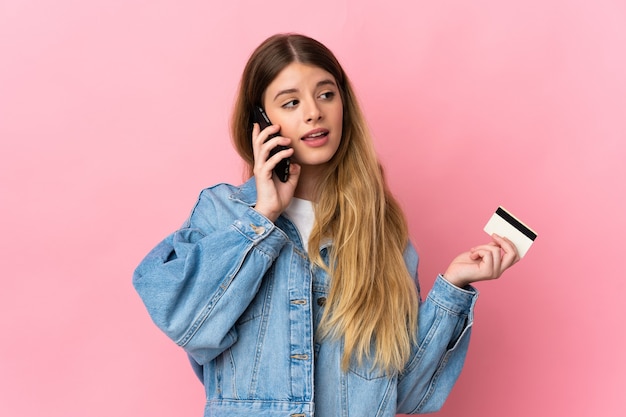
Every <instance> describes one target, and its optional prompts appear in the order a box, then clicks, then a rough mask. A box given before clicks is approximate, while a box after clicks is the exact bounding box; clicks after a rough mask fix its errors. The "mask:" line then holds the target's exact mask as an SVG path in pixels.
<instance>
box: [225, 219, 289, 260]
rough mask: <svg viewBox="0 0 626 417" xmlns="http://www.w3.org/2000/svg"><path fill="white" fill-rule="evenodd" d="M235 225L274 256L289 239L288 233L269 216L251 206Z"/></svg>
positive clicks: (276, 255)
mask: <svg viewBox="0 0 626 417" xmlns="http://www.w3.org/2000/svg"><path fill="white" fill-rule="evenodd" d="M233 227H234V228H235V229H237V231H239V233H241V234H242V235H243V236H244V237H245V238H246V239H248V240H250V241H251V242H252V243H253V244H254V246H256V247H257V248H259V249H261V250H263V251H265V252H268V253H270V254H271V255H272V257H273V258H276V257H278V253H279V252H280V250H281V249H282V247H283V246H285V244H286V243H287V241H288V238H287V235H285V234H284V233H283V232H282V230H280V229H279V228H277V227H276V226H275V225H274V223H272V222H271V221H270V220H269V219H268V218H267V217H265V216H263V215H262V214H261V213H259V212H258V211H256V210H254V209H253V208H251V207H250V208H249V209H248V210H247V211H246V213H245V214H244V216H243V217H241V218H240V219H238V220H235V221H234V223H233Z"/></svg>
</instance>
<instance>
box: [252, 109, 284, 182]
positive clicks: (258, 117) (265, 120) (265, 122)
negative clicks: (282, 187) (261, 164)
mask: <svg viewBox="0 0 626 417" xmlns="http://www.w3.org/2000/svg"><path fill="white" fill-rule="evenodd" d="M253 115H254V116H253V117H254V121H255V122H256V123H258V124H259V126H260V127H261V130H263V129H265V128H266V127H268V126H271V125H272V122H270V119H269V117H267V114H266V113H265V110H263V108H262V107H261V106H254V109H253ZM279 134H280V133H274V134H271V135H270V136H269V137H268V138H267V140H266V141H265V142H267V141H268V140H270V139H272V138H274V137H276V136H279ZM285 149H289V148H288V147H287V146H282V145H279V146H277V147H275V148H274V149H272V150H271V151H270V157H272V156H273V155H274V154H276V152H280V151H282V150H285ZM290 163H291V160H290V159H289V158H284V159H283V160H281V161H280V162H279V163H278V165H276V166H275V167H274V173H275V174H276V176H277V177H278V179H279V180H280V181H282V182H287V180H288V179H289V164H290Z"/></svg>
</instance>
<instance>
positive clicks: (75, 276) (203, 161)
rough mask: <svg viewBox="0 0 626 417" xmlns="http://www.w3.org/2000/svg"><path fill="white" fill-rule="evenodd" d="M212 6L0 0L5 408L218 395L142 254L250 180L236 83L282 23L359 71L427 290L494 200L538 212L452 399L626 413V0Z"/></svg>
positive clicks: (477, 234) (126, 410) (181, 400)
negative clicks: (239, 135) (199, 209)
mask: <svg viewBox="0 0 626 417" xmlns="http://www.w3.org/2000/svg"><path fill="white" fill-rule="evenodd" d="M209 3H210V2H206V1H173V0H162V1H138V0H136V1H128V0H124V1H122V0H107V1H103V0H91V1H85V2H79V1H69V0H56V1H43V0H3V1H1V2H0V140H1V145H0V146H1V149H0V181H1V183H0V187H1V188H0V207H1V209H2V216H1V218H0V232H1V234H0V236H1V238H0V253H1V257H0V271H1V272H0V273H1V279H2V281H1V282H2V287H1V289H0V325H1V327H0V328H1V332H2V336H1V337H2V339H1V342H2V343H0V415H2V416H25V417H31V416H33V417H34V416H46V417H57V416H59V417H60V416H63V417H70V416H71V417H74V416H76V417H78V416H91V417H100V416H112V415H115V416H148V415H149V416H200V415H201V414H202V409H203V403H204V401H203V391H202V387H201V385H200V383H199V382H198V381H197V380H196V379H195V376H194V375H193V374H192V371H191V369H190V368H189V367H188V366H187V361H186V358H185V355H184V354H183V352H182V351H181V350H179V349H178V348H177V347H176V346H175V345H174V344H173V343H172V342H170V341H169V340H167V339H166V338H165V336H164V335H162V334H161V333H160V332H159V331H158V330H157V329H156V327H154V326H153V325H152V323H151V321H150V319H149V317H148V315H147V313H146V312H145V310H144V308H143V305H142V304H141V302H140V300H139V298H138V297H137V295H136V294H135V293H134V290H133V289H132V286H131V274H132V271H133V269H134V267H135V266H136V264H137V263H138V262H139V261H140V259H141V258H142V257H143V256H144V254H145V253H147V251H148V250H149V249H150V248H151V247H153V246H154V245H155V244H156V243H157V242H158V241H159V240H160V239H161V238H162V237H164V236H165V235H166V234H167V233H169V232H170V231H172V230H174V229H175V228H177V227H178V226H179V225H180V224H181V223H182V221H183V220H184V219H185V218H186V216H187V214H188V213H189V210H190V209H191V207H192V205H193V203H194V201H195V199H196V196H197V194H198V192H199V191H200V189H201V188H203V187H205V186H208V185H211V184H214V183H216V182H221V181H229V182H239V180H240V179H241V173H242V170H241V164H240V163H239V160H238V157H237V156H236V154H235V152H234V151H233V150H232V148H231V145H230V141H229V138H228V130H227V121H228V115H229V113H230V109H231V106H232V102H233V97H234V93H235V89H236V85H237V82H238V79H239V76H240V73H241V70H242V68H243V65H244V63H245V61H246V59H247V57H248V55H249V53H250V52H251V51H252V49H253V48H254V47H255V46H256V45H257V44H258V43H259V42H260V41H262V40H263V39H264V38H265V37H266V36H268V35H270V34H273V33H274V32H282V31H298V32H303V33H305V34H308V35H311V36H313V37H316V38H318V39H319V40H321V41H322V42H324V43H326V44H327V45H328V46H329V47H330V48H331V49H332V50H333V51H335V53H336V54H337V55H338V57H339V58H340V60H341V61H342V63H343V64H344V66H345V68H346V70H347V71H348V73H349V74H350V75H351V78H352V80H353V82H354V84H355V86H356V89H357V92H358V93H359V95H360V98H361V101H362V104H363V107H364V109H365V111H366V114H367V117H368V120H369V122H370V124H371V128H372V130H373V132H374V133H375V135H376V146H377V149H378V150H379V153H380V157H381V159H382V160H383V162H384V163H385V165H386V168H387V173H388V178H389V181H390V183H391V186H392V188H393V190H394V191H395V193H396V194H397V196H398V198H399V199H400V201H401V202H402V204H403V205H404V207H405V208H406V210H407V213H408V216H409V221H410V226H411V234H412V236H413V238H414V240H415V241H416V243H417V245H418V247H419V251H420V254H421V256H422V263H421V268H420V273H421V277H422V285H423V286H424V287H425V289H429V288H430V287H431V285H432V281H433V279H434V277H435V274H436V273H437V272H439V271H441V270H443V269H444V268H445V267H446V266H447V263H448V262H449V260H450V259H451V258H452V257H453V256H455V255H456V254H457V253H458V252H460V251H464V250H466V249H467V248H468V247H469V246H471V245H474V244H476V243H480V242H483V241H486V240H487V236H486V235H485V234H484V233H483V232H482V227H483V225H484V223H485V222H486V221H487V219H488V218H489V216H490V215H491V213H492V212H493V211H494V210H495V208H496V207H497V206H498V205H503V206H504V207H506V208H508V209H509V210H511V211H512V212H513V213H514V214H516V215H518V216H519V217H521V218H522V220H524V221H525V222H527V223H528V224H529V225H530V226H532V227H533V228H535V229H536V230H537V231H538V233H539V237H538V239H537V241H536V243H535V245H534V246H533V247H532V248H531V250H530V252H529V253H528V255H527V257H526V258H525V259H524V260H523V261H522V262H521V263H520V264H518V265H517V266H515V267H514V269H512V270H511V271H509V273H507V274H506V275H505V276H504V277H503V279H501V280H500V281H497V282H488V283H481V284H479V285H478V288H479V290H480V291H481V297H480V300H479V303H478V307H477V312H476V324H475V328H474V335H473V342H472V344H471V347H470V351H469V355H468V359H467V363H466V367H465V369H464V371H463V373H462V375H461V378H460V380H459V382H458V384H457V386H456V387H455V388H454V390H453V391H452V394H451V396H450V399H449V401H448V402H447V404H446V405H445V406H444V408H443V410H442V411H441V412H439V413H437V414H436V415H438V416H446V417H452V416H460V415H462V416H465V417H472V416H480V417H490V416H508V417H517V416H524V417H526V416H604V417H607V416H623V415H625V414H626V402H625V401H624V388H625V386H626V384H625V383H626V360H625V359H624V358H625V356H624V347H625V346H624V329H625V326H624V317H625V313H626V308H625V305H626V302H625V301H624V294H625V290H626V285H625V281H626V279H625V273H624V268H623V265H624V248H625V245H624V235H625V233H624V232H625V231H626V227H625V226H626V225H625V221H624V213H626V201H625V200H626V196H625V193H624V191H625V186H624V181H625V179H626V175H625V174H626V170H625V168H624V165H625V163H624V161H625V160H626V144H625V139H626V133H625V132H626V82H625V79H626V78H625V76H624V75H625V74H626V50H625V48H626V46H625V45H626V4H625V3H624V1H623V0H619V1H618V0H616V1H608V0H598V1H594V2H591V1H571V0H551V1H547V0H525V1H507V2H503V1H499V0H483V1H471V2H468V1H463V0H458V1H432V2H424V1H416V0H412V1H400V2H380V1H375V0H358V1H357V0H350V1H338V0H323V1H322V0H319V1H315V2H294V1H265V2H259V1H251V0H240V1H224V2H214V3H215V4H219V6H212V5H210V4H209ZM262 3H265V5H264V6H261V4H262Z"/></svg>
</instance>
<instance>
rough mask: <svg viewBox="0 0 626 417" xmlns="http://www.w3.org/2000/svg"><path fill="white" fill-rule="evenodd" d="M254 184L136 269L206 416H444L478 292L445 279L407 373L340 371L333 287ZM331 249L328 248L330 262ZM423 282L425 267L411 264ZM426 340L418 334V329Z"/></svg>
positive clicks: (214, 205)
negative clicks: (194, 382)
mask: <svg viewBox="0 0 626 417" xmlns="http://www.w3.org/2000/svg"><path fill="white" fill-rule="evenodd" d="M255 203H256V187H255V182H254V179H251V180H249V181H248V182H246V183H245V184H244V185H242V186H241V187H234V186H232V185H226V184H221V185H217V186H214V187H211V188H208V189H205V190H203V191H202V192H201V194H200V197H199V199H198V201H197V203H196V205H195V207H194V209H193V211H192V213H191V215H190V218H189V219H188V220H187V221H186V223H185V224H184V225H183V227H182V228H181V229H180V230H178V231H176V232H174V233H173V234H171V235H170V236H168V237H167V238H166V239H165V240H163V241H162V242H161V243H160V244H159V245H157V246H156V247H155V248H154V249H153V250H152V251H151V252H150V253H149V254H148V255H147V256H146V257H145V259H144V260H143V261H142V262H141V264H140V265H139V266H138V267H137V269H136V271H135V274H134V276H133V284H134V286H135V288H136V290H137V291H138V293H139V295H140V296H141V298H142V299H143V302H144V303H145V306H146V307H147V310H148V312H149V314H150V316H151V317H152V319H153V321H154V322H155V323H156V325H157V326H158V327H159V328H160V329H161V330H162V331H163V332H165V333H166V334H167V336H168V337H170V338H171V339H172V340H173V341H174V342H176V343H177V344H178V345H179V346H181V347H182V348H184V349H185V351H186V352H187V354H188V356H189V358H190V361H191V363H192V367H193V369H194V371H195V372H196V374H197V375H198V377H199V378H200V379H201V381H202V382H203V384H204V387H205V391H206V398H207V401H206V407H205V410H204V415H205V416H206V417H208V416H228V417H237V416H246V417H248V416H250V415H263V416H267V417H278V416H281V417H283V416H291V417H304V416H306V417H309V416H313V415H315V416H318V417H335V416H336V417H340V416H358V417H364V416H377V417H393V416H394V415H395V414H396V413H407V414H409V413H426V412H432V411H436V410H438V409H439V408H440V407H441V406H442V405H443V403H444V401H445V399H446V397H447V396H448V394H449V392H450V390H451V389H452V386H453V384H454V383H455V381H456V379H457V377H458V376H459V373H460V372H461V368H462V366H463V362H464V360H465V355H466V352H467V347H468V343H469V338H470V332H471V326H472V320H473V307H474V303H475V302H476V298H477V296H478V294H477V292H476V290H475V289H473V288H471V287H468V288H466V289H460V288H457V287H455V286H453V285H451V284H450V283H448V282H447V281H446V280H445V279H443V277H441V276H438V277H437V279H436V281H435V283H434V285H433V288H432V289H431V291H430V293H429V294H428V297H427V298H426V300H425V301H422V300H421V299H420V307H419V318H418V322H419V331H418V343H417V344H416V345H415V346H413V349H412V353H411V356H410V359H409V361H408V362H407V364H406V367H405V369H404V370H403V371H402V372H400V373H393V374H386V373H384V372H382V371H379V370H378V369H377V368H374V367H372V362H371V361H369V360H368V359H365V360H364V362H363V363H362V364H361V365H360V366H359V365H357V364H356V362H353V363H352V364H351V365H350V367H349V369H348V370H347V371H346V372H344V371H342V369H341V366H340V361H341V357H342V349H343V346H342V342H341V340H338V341H337V340H326V339H324V340H318V339H317V338H316V333H315V332H316V329H317V326H318V324H319V321H320V318H321V316H322V313H323V310H324V308H325V301H326V296H327V294H328V291H329V286H330V282H329V277H328V276H327V274H326V273H325V272H324V270H322V269H321V268H318V267H316V266H314V265H312V264H311V262H310V261H309V259H308V256H307V253H306V252H305V251H304V249H303V245H302V242H301V239H300V235H299V233H298V231H297V230H296V228H295V226H294V225H293V224H292V223H291V222H290V221H289V220H288V219H287V218H286V217H284V216H280V217H279V218H278V219H277V220H276V222H275V223H272V222H271V221H269V220H268V219H267V218H265V217H264V216H262V215H261V214H259V213H258V212H257V211H255V210H254V209H253V208H252V207H253V206H254V205H255ZM331 246H332V243H331V242H327V243H326V244H324V245H323V246H322V247H321V248H320V252H321V254H322V256H323V258H324V259H325V260H328V251H329V250H330V248H331ZM404 257H405V262H406V265H407V268H408V269H409V271H410V272H411V274H413V276H415V277H416V285H417V288H418V291H419V284H418V282H417V264H418V257H417V254H416V252H415V250H414V249H413V247H412V246H411V245H409V246H408V247H407V249H406V251H405V254H404ZM416 331H417V330H416Z"/></svg>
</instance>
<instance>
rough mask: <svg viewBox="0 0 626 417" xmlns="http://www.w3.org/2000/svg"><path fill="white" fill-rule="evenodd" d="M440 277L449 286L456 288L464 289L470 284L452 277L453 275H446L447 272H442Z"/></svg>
mask: <svg viewBox="0 0 626 417" xmlns="http://www.w3.org/2000/svg"><path fill="white" fill-rule="evenodd" d="M441 277H442V278H443V279H445V280H446V281H448V282H449V283H450V284H452V285H454V286H455V287H458V288H465V287H467V286H468V285H470V284H471V283H472V282H471V281H469V280H467V279H462V278H459V277H456V276H454V274H448V273H447V272H444V273H443V274H441Z"/></svg>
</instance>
